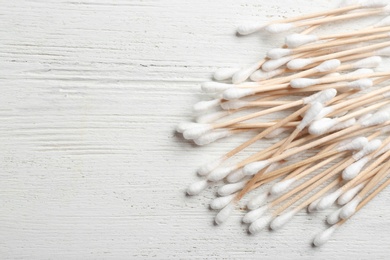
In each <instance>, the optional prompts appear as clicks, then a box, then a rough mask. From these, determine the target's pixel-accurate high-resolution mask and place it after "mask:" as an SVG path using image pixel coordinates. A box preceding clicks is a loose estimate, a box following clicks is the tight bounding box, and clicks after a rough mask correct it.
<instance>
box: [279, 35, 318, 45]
mask: <svg viewBox="0 0 390 260" xmlns="http://www.w3.org/2000/svg"><path fill="white" fill-rule="evenodd" d="M315 41H318V36H316V35H312V34H307V35H305V34H299V33H294V34H291V35H288V36H287V37H286V38H285V43H286V45H287V46H288V47H289V48H296V47H299V46H302V45H305V44H308V43H312V42H315Z"/></svg>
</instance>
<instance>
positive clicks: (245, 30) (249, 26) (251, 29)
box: [237, 22, 265, 35]
mask: <svg viewBox="0 0 390 260" xmlns="http://www.w3.org/2000/svg"><path fill="white" fill-rule="evenodd" d="M264 27H265V25H264V24H263V23H253V22H252V23H244V24H241V25H240V26H238V27H237V32H238V33H239V34H241V35H248V34H252V33H255V32H258V31H261V30H263V29H264Z"/></svg>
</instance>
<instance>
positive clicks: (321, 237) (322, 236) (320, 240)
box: [313, 225, 337, 247]
mask: <svg viewBox="0 0 390 260" xmlns="http://www.w3.org/2000/svg"><path fill="white" fill-rule="evenodd" d="M336 229H337V225H333V226H331V227H330V228H328V229H326V230H324V231H323V232H321V233H319V234H318V235H317V236H316V237H315V238H314V240H313V244H314V245H315V246H317V247H318V246H322V245H324V244H325V243H326V242H328V241H329V239H330V238H331V236H332V235H333V233H334V232H335V231H336Z"/></svg>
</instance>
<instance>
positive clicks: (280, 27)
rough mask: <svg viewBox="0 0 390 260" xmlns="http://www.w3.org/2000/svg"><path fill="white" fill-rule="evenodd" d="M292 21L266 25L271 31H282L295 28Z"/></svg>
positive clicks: (268, 30) (266, 28) (267, 29)
mask: <svg viewBox="0 0 390 260" xmlns="http://www.w3.org/2000/svg"><path fill="white" fill-rule="evenodd" d="M294 27H295V26H294V24H292V23H274V24H270V25H268V26H266V27H265V30H266V31H267V32H270V33H282V32H286V31H288V30H290V29H292V28H294Z"/></svg>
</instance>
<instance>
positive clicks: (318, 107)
mask: <svg viewBox="0 0 390 260" xmlns="http://www.w3.org/2000/svg"><path fill="white" fill-rule="evenodd" d="M323 108H324V106H323V105H322V104H321V103H319V102H315V103H314V104H312V105H311V106H310V108H309V109H308V110H307V111H306V113H305V116H304V117H303V118H302V120H301V122H300V123H299V125H298V126H297V129H300V130H302V129H304V128H305V127H306V126H308V125H309V124H310V123H311V122H312V121H313V120H314V119H316V118H317V116H318V114H319V113H321V111H322V109H323Z"/></svg>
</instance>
